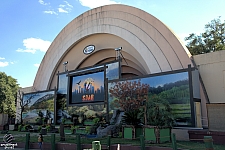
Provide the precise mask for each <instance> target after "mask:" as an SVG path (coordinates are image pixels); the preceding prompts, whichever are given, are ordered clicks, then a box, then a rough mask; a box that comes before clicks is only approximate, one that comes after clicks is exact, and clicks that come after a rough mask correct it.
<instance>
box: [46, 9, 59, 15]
mask: <svg viewBox="0 0 225 150" xmlns="http://www.w3.org/2000/svg"><path fill="white" fill-rule="evenodd" d="M44 13H45V14H51V15H58V13H57V12H55V11H53V10H46V11H44Z"/></svg>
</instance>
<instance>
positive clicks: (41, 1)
mask: <svg viewBox="0 0 225 150" xmlns="http://www.w3.org/2000/svg"><path fill="white" fill-rule="evenodd" d="M38 2H39V3H40V4H41V5H49V4H50V3H45V2H44V1H43V0H38Z"/></svg>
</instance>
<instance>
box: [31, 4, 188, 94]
mask: <svg viewBox="0 0 225 150" xmlns="http://www.w3.org/2000/svg"><path fill="white" fill-rule="evenodd" d="M87 45H95V48H96V49H95V51H94V52H93V53H91V54H90V55H85V54H84V53H83V49H84V47H86V46H87ZM118 46H122V47H123V51H122V52H123V54H124V57H125V59H126V60H127V61H128V62H129V63H128V65H126V64H124V62H123V67H124V71H128V72H129V70H133V72H136V74H137V75H143V74H152V73H159V72H165V71H172V70H177V69H183V68H187V66H188V64H192V63H191V61H190V59H189V56H190V53H189V51H188V50H187V48H186V47H185V46H184V45H182V43H181V42H180V41H179V39H178V38H177V37H176V36H175V35H174V33H173V32H172V31H171V30H170V29H169V28H168V27H166V26H165V25H164V24H163V23H162V22H161V21H159V20H158V19H157V18H155V17H154V16H152V15H150V14H148V13H147V12H144V11H142V10H140V9H137V8H134V7H130V6H126V5H120V4H116V5H107V6H102V7H98V8H95V9H92V10H89V11H87V12H85V13H83V14H81V15H80V16H78V17H77V18H75V19H74V20H73V21H71V22H70V23H69V24H68V25H67V26H65V28H64V29H62V31H61V32H60V33H59V34H58V36H57V37H56V38H55V40H54V41H53V42H52V44H51V46H50V47H49V49H48V51H47V52H46V54H45V56H44V58H43V60H42V63H41V65H40V67H39V69H38V72H37V75H36V78H35V81H34V85H33V87H35V89H37V90H46V89H51V88H53V87H54V86H56V79H57V77H56V74H57V72H63V67H62V62H64V61H68V62H69V64H68V68H69V69H70V70H74V69H77V68H80V67H81V66H82V67H85V66H88V65H94V64H96V63H98V62H101V61H106V60H107V59H108V60H111V58H113V57H114V55H115V54H114V51H113V50H114V48H116V47H118Z"/></svg>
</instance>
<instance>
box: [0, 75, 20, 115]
mask: <svg viewBox="0 0 225 150" xmlns="http://www.w3.org/2000/svg"><path fill="white" fill-rule="evenodd" d="M18 88H19V86H18V83H17V80H16V79H14V78H13V77H11V76H7V75H6V74H5V73H4V72H0V113H6V114H8V115H9V117H14V116H15V112H16V97H17V96H16V95H17V90H18Z"/></svg>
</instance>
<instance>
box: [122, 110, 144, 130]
mask: <svg viewBox="0 0 225 150" xmlns="http://www.w3.org/2000/svg"><path fill="white" fill-rule="evenodd" d="M141 116H142V113H141V111H140V110H139V109H134V110H132V111H127V112H125V113H124V116H123V118H122V122H123V123H124V124H126V125H134V126H137V125H140V124H141Z"/></svg>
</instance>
